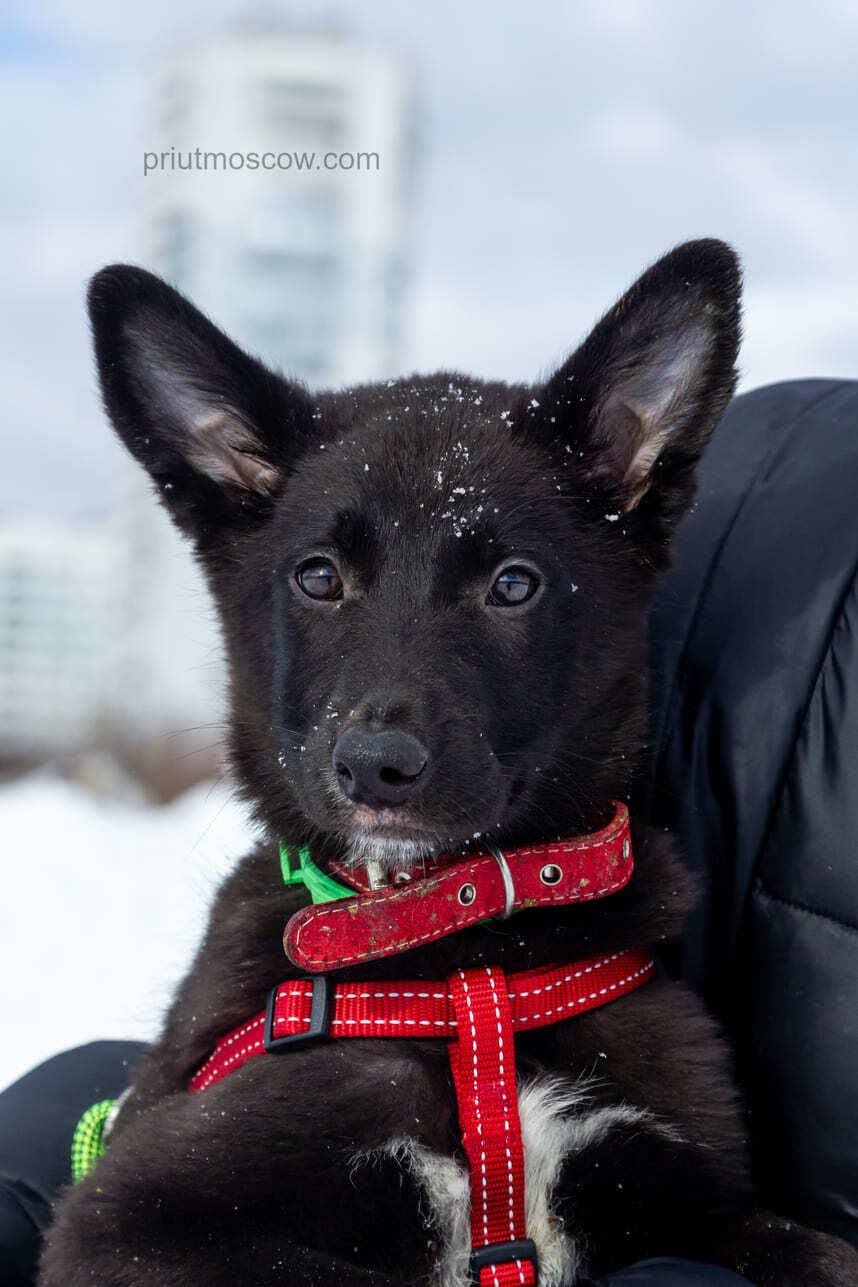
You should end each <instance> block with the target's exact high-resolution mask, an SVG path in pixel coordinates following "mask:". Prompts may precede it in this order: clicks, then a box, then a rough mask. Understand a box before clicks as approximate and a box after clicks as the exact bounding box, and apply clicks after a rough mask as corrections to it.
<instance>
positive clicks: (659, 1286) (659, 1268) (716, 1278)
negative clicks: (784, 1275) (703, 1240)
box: [600, 1260, 748, 1287]
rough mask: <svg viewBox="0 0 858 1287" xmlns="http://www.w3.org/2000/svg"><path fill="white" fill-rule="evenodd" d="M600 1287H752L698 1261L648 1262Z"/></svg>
mask: <svg viewBox="0 0 858 1287" xmlns="http://www.w3.org/2000/svg"><path fill="white" fill-rule="evenodd" d="M600 1287H748V1280H747V1278H740V1277H739V1276H738V1275H737V1274H734V1273H731V1272H730V1270H729V1269H715V1268H714V1267H713V1266H712V1265H701V1264H699V1263H698V1262H697V1261H691V1260H647V1261H645V1262H643V1263H641V1264H639V1265H635V1266H634V1267H633V1268H632V1269H624V1270H623V1271H622V1273H619V1274H611V1276H610V1278H605V1279H603V1280H602V1284H600Z"/></svg>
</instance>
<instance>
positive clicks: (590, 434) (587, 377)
mask: <svg viewBox="0 0 858 1287" xmlns="http://www.w3.org/2000/svg"><path fill="white" fill-rule="evenodd" d="M740 298H741V274H740V269H739V263H738V260H737V258H736V255H735V254H734V253H733V251H732V250H731V249H730V247H729V246H726V245H725V244H724V243H723V242H720V241H711V240H706V241H691V242H688V243H686V244H685V245H682V246H679V247H677V248H676V249H675V250H673V251H671V252H670V253H669V254H667V255H665V256H664V258H663V259H660V260H659V261H658V263H656V264H654V265H653V267H652V268H650V269H648V270H647V272H645V273H644V274H643V276H642V277H640V278H639V279H638V281H636V282H635V284H634V285H633V286H632V287H631V289H630V290H628V291H627V292H626V294H625V295H624V296H623V297H622V299H621V300H620V301H619V302H618V303H617V304H615V305H614V307H613V308H612V309H611V310H610V312H608V313H607V314H606V315H605V316H604V317H603V318H602V320H601V321H600V322H599V323H598V324H597V326H596V327H595V329H594V330H593V331H592V333H591V334H590V336H589V337H588V338H587V339H586V340H585V341H584V343H583V344H582V345H581V347H580V348H579V349H578V350H577V352H575V353H574V354H573V355H572V357H570V358H569V359H568V361H567V362H565V363H564V365H563V366H562V367H561V368H560V370H558V371H557V372H556V373H555V374H554V375H553V376H552V377H551V379H550V380H549V381H548V383H547V384H546V385H545V386H544V388H543V390H542V393H541V396H539V397H538V398H537V399H536V400H535V401H536V402H537V403H538V407H534V406H533V404H531V408H532V410H531V423H532V424H533V426H534V427H535V428H538V430H539V432H540V434H541V436H542V437H543V439H545V438H549V439H550V440H551V441H552V442H555V443H557V445H558V446H561V448H564V449H565V450H566V452H567V453H571V454H572V457H573V461H572V463H573V464H578V465H579V466H580V471H581V473H582V475H583V476H584V477H585V478H586V479H587V480H588V481H589V482H590V483H591V484H593V485H595V486H598V487H602V488H604V489H605V491H606V492H607V493H609V494H610V498H611V501H612V503H613V504H614V505H615V506H616V508H617V509H618V510H624V511H636V512H637V514H638V515H639V516H640V518H641V520H642V519H643V518H644V517H645V516H646V517H648V518H650V519H652V520H660V522H659V526H660V528H661V531H662V532H666V531H667V530H668V529H669V526H670V525H671V524H672V523H673V522H674V521H675V520H676V519H677V518H678V517H679V516H680V515H681V514H682V512H683V511H684V510H685V509H686V508H687V506H688V505H689V503H690V501H691V499H692V496H693V494H694V470H695V466H696V463H697V460H698V458H699V456H700V454H701V452H702V450H703V448H704V446H705V444H706V442H707V440H708V438H709V435H710V433H711V432H712V429H713V428H714V426H715V425H716V423H717V421H718V419H719V418H720V416H721V413H722V412H723V410H724V408H725V406H726V405H727V402H728V401H729V399H730V396H731V394H732V392H733V388H734V385H735V380H736V372H735V362H736V355H737V352H738V347H739V338H740Z"/></svg>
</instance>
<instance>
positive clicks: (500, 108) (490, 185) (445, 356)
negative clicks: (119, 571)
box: [0, 0, 858, 513]
mask: <svg viewBox="0 0 858 1287" xmlns="http://www.w3.org/2000/svg"><path fill="white" fill-rule="evenodd" d="M315 7H316V8H318V6H315ZM246 8H247V6H241V5H237V4H235V3H231V2H230V0H184V2H183V3H182V4H181V5H177V4H176V3H175V0H146V3H145V4H142V5H133V6H128V5H117V4H110V3H107V2H106V0H105V2H104V3H95V2H94V0H4V3H3V12H2V16H0V112H2V119H3V122H4V128H3V132H2V143H0V147H2V163H3V170H2V182H0V230H2V276H3V288H2V291H0V371H2V387H3V403H4V407H3V413H2V414H3V428H4V434H3V437H4V463H3V468H2V469H0V507H2V509H3V510H6V511H12V512H15V511H30V512H32V511H33V510H36V511H39V512H42V513H51V512H57V511H59V512H64V513H65V512H71V511H76V512H85V511H86V510H88V509H91V508H93V507H98V506H100V505H101V504H102V503H103V502H104V499H105V498H106V497H107V496H109V494H110V490H109V489H110V485H111V478H112V470H113V467H114V464H115V459H116V457H115V456H114V455H113V452H114V448H113V447H112V445H111V443H110V439H109V435H108V433H107V431H106V430H105V428H104V424H103V420H102V418H101V413H100V411H99V410H98V406H97V401H96V398H95V393H94V387H93V379H92V373H91V363H90V357H89V351H88V342H87V337H86V330H85V325H84V318H83V311H82V293H83V289H84V284H85V281H86V279H87V277H88V276H89V275H90V274H91V273H92V272H93V271H94V270H95V269H96V268H97V267H98V266H99V265H100V264H102V263H105V262H107V261H109V260H114V259H118V258H125V259H132V260H138V261H139V260H140V259H141V257H142V254H143V250H142V247H143V241H142V227H141V222H140V219H139V215H138V211H139V209H140V207H141V203H142V197H143V191H142V184H143V178H142V174H141V163H140V158H141V154H142V151H143V149H144V147H152V146H153V132H152V124H153V120H154V101H155V99H154V77H155V74H156V72H157V69H158V67H159V64H160V62H161V60H162V58H163V54H164V51H165V50H167V49H169V48H170V46H171V45H172V44H173V43H175V42H176V41H178V40H187V39H189V38H194V37H195V36H197V37H198V36H199V35H200V34H207V33H208V32H209V31H212V30H217V29H219V28H220V27H222V26H223V25H224V24H225V23H228V22H229V21H231V20H232V19H234V18H235V17H236V15H238V14H241V13H243V12H245V11H246ZM344 9H345V11H346V12H347V13H348V15H349V22H350V25H351V27H352V29H353V30H354V32H355V34H356V36H359V37H361V38H365V39H366V40H368V41H375V42H381V43H385V44H390V45H392V46H394V47H397V48H400V49H401V50H402V51H403V53H404V54H405V56H406V57H409V58H412V59H413V60H414V62H415V64H416V65H417V68H418V72H419V80H420V87H421V89H420V93H421V101H422V106H423V111H424V120H423V126H422V151H421V161H420V180H419V198H418V205H417V210H416V218H415V229H414V245H413V251H414V269H415V278H414V290H413V303H412V308H411V318H410V327H409V332H408V336H407V355H406V356H407V361H406V364H405V365H406V366H407V367H408V368H415V367H417V368H423V369H427V368H431V367H436V366H440V365H445V366H452V367H456V368H459V369H469V370H473V371H475V372H477V373H479V374H485V375H492V376H497V377H503V378H529V377H536V376H537V375H538V374H539V373H540V372H542V371H544V370H545V369H546V368H547V367H548V366H550V364H551V363H552V361H554V360H556V359H557V358H559V357H560V355H561V354H562V353H563V352H564V351H565V350H566V349H567V348H569V347H570V346H571V345H572V344H573V343H574V342H575V341H576V340H577V339H579V338H580V337H581V335H582V333H583V332H585V331H586V329H587V327H588V326H589V325H590V323H591V322H592V321H593V320H594V319H595V318H596V316H598V314H599V313H600V312H601V311H603V309H604V308H605V307H606V306H607V305H608V304H609V303H610V302H611V301H612V299H613V298H614V297H615V296H616V294H617V293H618V292H619V291H620V290H622V289H623V287H624V286H625V285H626V284H628V282H629V281H630V280H631V279H632V278H633V277H634V276H635V275H636V274H637V272H638V271H639V270H640V269H641V268H642V267H643V266H644V265H645V264H646V263H647V262H648V261H650V260H651V259H653V258H654V257H656V256H657V255H658V254H660V253H661V252H662V251H663V250H664V249H666V248H667V247H669V246H670V245H671V244H673V243H675V242H677V241H680V240H683V239H684V238H687V237H692V236H700V235H716V236H721V237H724V238H726V239H728V240H730V241H732V242H733V244H734V245H735V246H736V247H737V248H738V249H739V251H740V253H741V254H742V256H743V259H744V262H745V266H746V274H747V288H748V289H747V300H748V306H747V315H746V317H747V320H746V337H747V339H746V345H745V349H744V356H743V384H744V386H745V387H750V386H753V385H756V384H760V383H763V382H765V381H769V380H774V379H780V378H789V377H792V376H797V375H807V374H820V375H835V374H840V375H855V374H858V252H856V245H855V241H856V236H855V234H856V223H858V150H856V148H858V144H856V136H858V131H856V124H858V76H856V71H855V69H856V65H858V57H856V55H858V0H855V2H852V3H845V2H843V3H835V2H834V0H828V3H824V2H818V3H815V4H812V5H811V4H808V3H806V0H805V2H804V3H801V4H798V3H793V2H792V0H781V2H780V3H777V4H776V3H772V2H771V0H762V2H757V3H754V2H753V0H736V2H735V3H731V2H725V3H714V2H713V3H706V2H703V0H695V3H693V4H689V3H687V2H686V0H681V2H679V0H677V2H671V0H665V2H663V3H660V2H659V0H563V2H557V3H549V2H548V0H542V2H541V3H532V4H526V5H525V4H521V3H520V0H490V2H489V0H472V2H471V3H469V4H464V5H463V4H461V3H460V2H458V3H454V0H435V2H434V3H432V4H422V3H417V2H416V0H415V2H414V3H407V4H406V3H402V2H401V0H399V2H397V0H350V3H349V4H348V5H347V6H344ZM266 12H269V13H282V14H283V15H284V17H287V18H288V17H290V16H295V15H296V13H297V14H298V16H300V13H301V10H300V9H298V10H296V7H295V6H294V5H286V4H284V5H282V6H278V5H269V6H268V7H267V10H266ZM159 143H160V141H157V142H155V143H154V146H158V145H159Z"/></svg>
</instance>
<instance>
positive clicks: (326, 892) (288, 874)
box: [280, 840, 355, 903]
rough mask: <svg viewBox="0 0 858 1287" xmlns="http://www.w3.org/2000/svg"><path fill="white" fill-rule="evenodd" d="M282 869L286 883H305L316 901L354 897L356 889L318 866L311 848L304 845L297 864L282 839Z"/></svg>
mask: <svg viewBox="0 0 858 1287" xmlns="http://www.w3.org/2000/svg"><path fill="white" fill-rule="evenodd" d="M280 871H281V872H282V874H283V884H284V885H304V886H305V887H306V889H307V891H308V892H309V895H310V897H311V898H312V900H313V902H314V903H331V902H333V901H334V899H335V898H354V896H355V891H354V890H353V889H349V888H348V887H347V886H346V885H341V884H340V883H339V881H338V880H334V878H333V876H329V875H328V874H327V872H324V871H322V869H321V867H317V866H316V864H315V863H314V862H313V859H312V858H311V857H310V850H309V848H308V847H307V846H306V845H302V846H301V848H300V849H299V850H298V863H297V866H294V865H293V862H292V856H291V853H290V851H289V850H288V849H287V848H286V845H285V844H284V842H283V841H282V840H281V841H280Z"/></svg>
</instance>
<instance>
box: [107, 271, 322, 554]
mask: <svg viewBox="0 0 858 1287" xmlns="http://www.w3.org/2000/svg"><path fill="white" fill-rule="evenodd" d="M89 315H90V319H91V321H92V330H93V336H94V340H95V353H96V359H97V363H98V373H99V378H100V381H101V389H102V394H103V397H104V405H105V407H106V409H107V413H108V415H109V416H110V419H111V420H112V421H113V424H114V427H115V428H116V431H117V433H118V434H119V436H120V437H121V438H122V440H123V442H124V443H125V445H126V447H128V449H129V451H131V453H132V454H133V455H134V456H136V457H137V459H138V460H139V461H140V463H141V464H142V465H143V466H144V467H145V468H146V469H147V470H148V471H149V473H150V474H151V475H152V478H153V479H154V480H155V483H156V485H157V487H158V490H159V492H160V494H161V498H162V500H163V502H164V504H165V505H166V506H167V508H168V509H169V511H170V513H171V514H172V516H173V518H174V519H175V521H176V522H177V524H178V525H179V527H181V528H182V529H183V531H185V532H187V533H188V534H189V535H191V536H192V537H193V538H194V539H195V541H196V543H197V545H198V546H199V547H200V548H205V547H206V546H207V545H209V544H210V543H211V542H212V541H213V540H216V538H217V536H218V535H219V533H220V532H221V531H222V530H223V529H224V527H226V526H232V527H235V526H236V525H240V526H243V527H246V526H248V525H251V524H253V523H256V522H258V521H259V520H260V519H261V518H262V517H264V515H265V514H266V513H268V512H269V510H270V506H271V502H272V498H273V497H274V496H276V494H277V492H278V491H279V489H280V487H281V486H282V483H283V479H284V477H285V474H286V472H287V470H288V468H289V464H290V462H291V461H293V460H294V458H295V457H296V456H297V454H298V453H299V451H300V450H301V447H302V446H303V445H304V443H305V442H306V440H307V439H308V438H309V436H310V432H311V428H312V407H311V403H310V399H309V397H308V395H307V393H306V392H305V390H304V389H303V388H302V387H301V386H300V385H296V384H292V383H289V382H287V381H286V380H284V379H283V378H281V377H280V376H278V375H275V374H274V373H273V372H271V371H269V370H267V369H266V368H265V367H264V366H262V364H261V363H260V362H257V361H256V360H255V359H254V358H251V357H248V355H247V354H246V353H243V352H242V351H241V349H239V348H238V346H237V345H235V344H233V342H232V340H230V339H228V338H227V336H226V335H224V334H223V332H222V331H219V330H218V329H217V327H216V326H214V325H213V324H212V323H211V322H210V321H209V320H208V318H206V317H204V316H203V315H202V313H200V312H199V311H198V310H197V309H196V308H194V307H193V305H191V304H189V303H188V301H187V300H186V299H184V298H183V297H182V296H181V295H180V294H179V293H178V291H175V290H173V288H172V287H171V286H168V285H167V284H166V282H163V281H161V279H160V278H159V277H155V276H154V275H153V274H152V273H148V272H145V271H144V270H143V269H142V268H133V267H130V266H128V265H126V264H115V265H113V266H112V267H109V268H103V269H102V270H101V272H100V273H98V274H96V276H95V277H94V278H93V280H92V282H91V284H90V288H89Z"/></svg>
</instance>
